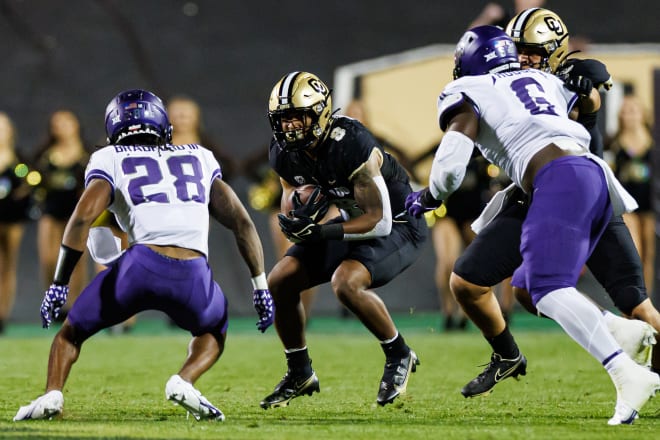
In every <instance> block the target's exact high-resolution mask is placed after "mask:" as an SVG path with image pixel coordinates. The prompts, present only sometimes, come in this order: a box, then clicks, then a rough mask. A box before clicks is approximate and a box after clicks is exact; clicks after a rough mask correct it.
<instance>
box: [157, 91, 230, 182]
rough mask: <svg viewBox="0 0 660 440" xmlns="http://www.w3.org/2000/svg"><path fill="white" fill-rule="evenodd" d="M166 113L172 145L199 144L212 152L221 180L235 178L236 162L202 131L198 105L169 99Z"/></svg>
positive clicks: (183, 98) (182, 100) (184, 98)
mask: <svg viewBox="0 0 660 440" xmlns="http://www.w3.org/2000/svg"><path fill="white" fill-rule="evenodd" d="M167 113H168V114H169V116H170V122H171V123H172V127H173V130H172V145H185V144H199V145H203V146H204V147H206V148H208V149H209V150H211V151H212V152H213V155H214V156H215V158H216V159H217V160H218V162H220V166H221V167H222V180H224V181H225V182H229V181H231V180H232V179H233V178H234V177H236V174H237V172H236V171H237V170H236V161H235V160H234V159H233V158H232V157H231V156H230V155H229V154H228V153H227V152H226V151H225V150H224V148H222V145H220V144H218V143H216V142H215V141H214V140H212V139H211V138H210V137H209V136H208V135H207V133H206V131H205V129H204V123H203V118H202V110H201V108H200V107H199V104H198V103H197V102H196V101H195V100H193V99H192V98H189V97H187V96H183V95H177V96H174V97H172V98H170V99H169V100H168V102H167Z"/></svg>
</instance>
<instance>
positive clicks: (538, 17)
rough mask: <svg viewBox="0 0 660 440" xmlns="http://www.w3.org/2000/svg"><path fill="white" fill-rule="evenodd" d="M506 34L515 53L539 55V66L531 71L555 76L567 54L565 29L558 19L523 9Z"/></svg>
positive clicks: (537, 10) (538, 10) (539, 10)
mask: <svg viewBox="0 0 660 440" xmlns="http://www.w3.org/2000/svg"><path fill="white" fill-rule="evenodd" d="M506 33H507V34H508V35H509V36H510V37H511V39H512V40H513V41H514V43H516V46H517V47H518V50H519V51H521V52H524V51H534V52H536V53H540V54H542V55H543V59H542V60H541V63H540V66H538V67H536V66H534V68H538V69H540V70H543V71H546V72H549V73H557V71H558V70H559V68H560V67H561V65H562V64H563V63H564V61H566V57H567V56H568V54H569V51H568V40H569V33H568V29H566V25H565V24H564V22H563V21H562V19H561V18H559V16H558V15H557V14H555V13H554V12H552V11H550V10H548V9H543V8H530V9H525V10H524V11H522V12H520V13H519V14H518V15H516V16H515V17H513V18H512V19H511V21H510V22H509V24H508V25H507V27H506Z"/></svg>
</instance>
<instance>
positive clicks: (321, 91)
mask: <svg viewBox="0 0 660 440" xmlns="http://www.w3.org/2000/svg"><path fill="white" fill-rule="evenodd" d="M330 93H331V90H330V89H329V88H328V87H327V86H326V85H325V84H324V83H323V81H321V80H320V79H319V78H318V77H317V76H316V75H314V74H312V73H308V72H291V73H288V74H286V75H284V77H282V79H280V80H279V81H278V82H277V84H275V87H273V91H272V92H271V94H270V101H269V102H268V118H269V119H270V126H271V129H272V130H273V135H274V136H275V139H277V141H278V142H279V143H280V146H282V148H284V149H286V150H303V149H306V148H308V147H310V146H311V145H312V144H314V143H315V142H316V141H318V140H319V139H323V138H324V137H325V134H326V131H327V129H328V122H329V121H330V116H331V115H332V99H331V98H330ZM291 117H298V118H300V119H302V120H303V122H304V126H303V127H302V128H299V129H294V130H288V131H285V130H284V127H283V126H282V119H287V118H291Z"/></svg>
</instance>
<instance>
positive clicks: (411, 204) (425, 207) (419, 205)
mask: <svg viewBox="0 0 660 440" xmlns="http://www.w3.org/2000/svg"><path fill="white" fill-rule="evenodd" d="M440 205H442V200H436V199H435V198H433V195H431V191H429V188H428V187H426V188H424V189H422V190H419V191H413V192H411V193H410V194H408V195H407V196H406V203H405V206H406V210H407V211H408V214H410V215H412V216H414V217H417V218H419V217H421V216H422V215H423V214H424V213H425V212H427V211H433V210H434V209H437V208H438V207H440Z"/></svg>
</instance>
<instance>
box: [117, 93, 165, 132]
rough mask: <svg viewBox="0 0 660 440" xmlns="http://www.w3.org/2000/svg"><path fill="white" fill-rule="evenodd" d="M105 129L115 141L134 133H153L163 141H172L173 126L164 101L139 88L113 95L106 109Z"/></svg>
mask: <svg viewBox="0 0 660 440" xmlns="http://www.w3.org/2000/svg"><path fill="white" fill-rule="evenodd" d="M105 132H106V135H107V136H108V142H110V143H112V144H116V143H119V142H121V141H122V140H123V141H127V138H129V137H133V136H139V137H140V138H144V137H148V136H153V137H154V138H155V139H157V142H159V143H161V144H165V143H168V142H170V141H171V140H172V125H171V124H170V121H169V118H168V116H167V111H166V110H165V106H164V105H163V101H161V99H160V98H159V97H158V96H156V95H154V94H153V93H151V92H149V91H146V90H140V89H134V90H127V91H124V92H121V93H119V94H118V95H117V96H115V97H114V98H112V100H111V101H110V103H109V104H108V106H107V107H106V110H105Z"/></svg>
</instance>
